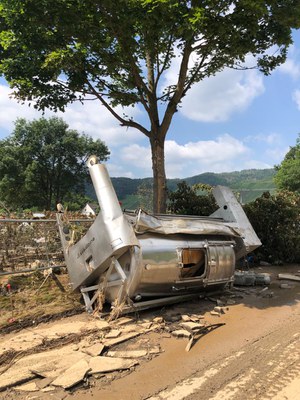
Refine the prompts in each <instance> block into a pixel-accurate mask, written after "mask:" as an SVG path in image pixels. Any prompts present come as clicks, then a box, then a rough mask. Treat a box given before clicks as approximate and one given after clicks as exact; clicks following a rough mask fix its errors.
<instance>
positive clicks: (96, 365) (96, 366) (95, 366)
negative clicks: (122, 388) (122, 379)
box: [89, 356, 138, 374]
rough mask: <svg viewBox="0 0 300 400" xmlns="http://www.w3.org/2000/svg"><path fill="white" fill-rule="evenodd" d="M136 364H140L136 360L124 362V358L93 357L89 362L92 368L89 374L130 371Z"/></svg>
mask: <svg viewBox="0 0 300 400" xmlns="http://www.w3.org/2000/svg"><path fill="white" fill-rule="evenodd" d="M136 364H138V362H137V361H135V360H124V359H123V358H112V357H101V356H100V357H93V358H91V359H90V361H89V367H90V368H91V370H90V372H89V374H99V373H101V372H111V371H117V370H123V369H129V368H131V367H133V366H134V365H136Z"/></svg>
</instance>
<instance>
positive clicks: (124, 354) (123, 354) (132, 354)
mask: <svg viewBox="0 0 300 400" xmlns="http://www.w3.org/2000/svg"><path fill="white" fill-rule="evenodd" d="M147 354H148V352H147V350H127V351H112V350H111V351H109V352H108V353H107V356H108V357H117V358H139V357H145V356H146V355H147Z"/></svg>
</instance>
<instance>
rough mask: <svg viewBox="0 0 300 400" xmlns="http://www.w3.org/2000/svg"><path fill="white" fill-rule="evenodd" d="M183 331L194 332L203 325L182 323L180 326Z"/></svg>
mask: <svg viewBox="0 0 300 400" xmlns="http://www.w3.org/2000/svg"><path fill="white" fill-rule="evenodd" d="M180 325H181V326H182V327H183V328H184V329H187V330H188V331H194V330H198V329H200V328H203V326H204V325H203V324H199V323H196V322H183V323H181V324H180Z"/></svg>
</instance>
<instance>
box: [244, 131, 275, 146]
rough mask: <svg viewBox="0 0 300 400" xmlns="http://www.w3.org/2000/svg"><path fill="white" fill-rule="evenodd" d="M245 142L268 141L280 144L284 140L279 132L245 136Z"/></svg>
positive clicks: (268, 142) (270, 143) (269, 143)
mask: <svg viewBox="0 0 300 400" xmlns="http://www.w3.org/2000/svg"><path fill="white" fill-rule="evenodd" d="M244 142H245V143H253V142H260V143H267V144H268V145H278V144H279V143H281V142H282V136H281V135H280V134H278V133H269V134H263V133H261V134H258V135H249V136H246V137H245V138H244Z"/></svg>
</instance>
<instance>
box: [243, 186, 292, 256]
mask: <svg viewBox="0 0 300 400" xmlns="http://www.w3.org/2000/svg"><path fill="white" fill-rule="evenodd" d="M244 209H245V212H246V214H247V216H248V218H249V220H250V222H251V224H252V226H253V228H254V230H255V232H256V234H257V235H258V237H259V238H260V240H261V242H262V247H260V248H258V250H257V251H256V253H257V254H258V255H259V256H260V258H262V259H263V260H266V261H269V262H280V261H281V262H300V248H299V243H300V198H299V196H298V195H297V194H295V193H293V192H288V191H282V192H279V193H277V194H275V195H271V194H270V193H268V192H266V193H264V194H263V195H262V196H261V197H259V198H258V199H256V200H255V201H253V202H252V203H249V204H246V205H245V206H244Z"/></svg>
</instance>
